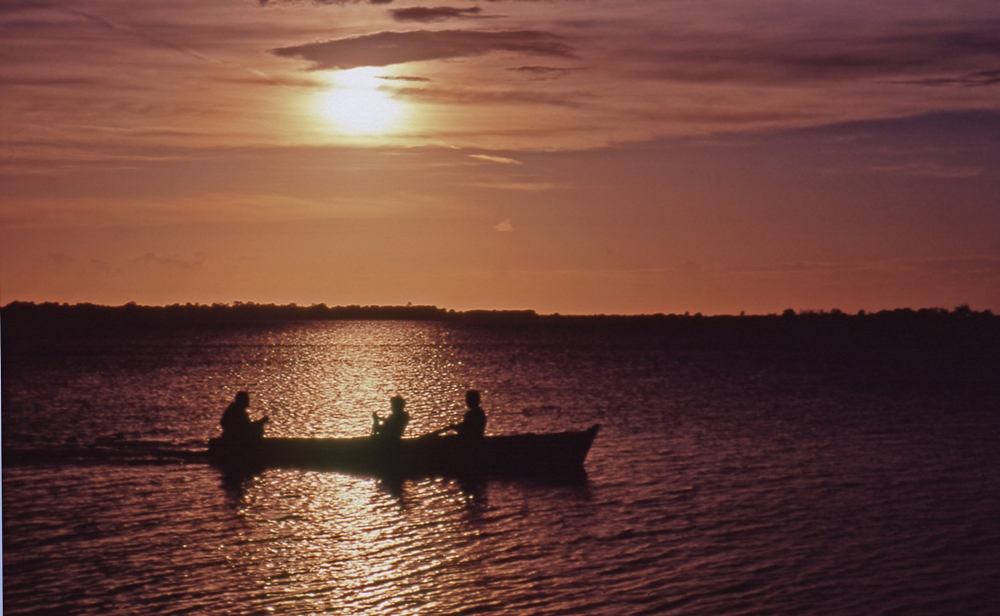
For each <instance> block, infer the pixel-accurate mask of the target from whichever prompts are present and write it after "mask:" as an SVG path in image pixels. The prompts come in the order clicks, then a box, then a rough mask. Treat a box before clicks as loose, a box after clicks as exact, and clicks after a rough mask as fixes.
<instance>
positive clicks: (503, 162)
mask: <svg viewBox="0 0 1000 616" xmlns="http://www.w3.org/2000/svg"><path fill="white" fill-rule="evenodd" d="M469 158H475V159H477V160H485V161H486V162H490V163H499V164H501V165H523V164H524V163H522V162H521V161H518V160H514V159H513V158H505V157H503V156H490V155H489V154H469Z"/></svg>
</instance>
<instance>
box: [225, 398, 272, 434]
mask: <svg viewBox="0 0 1000 616" xmlns="http://www.w3.org/2000/svg"><path fill="white" fill-rule="evenodd" d="M249 407H250V394H249V393H247V392H245V391H240V392H237V393H236V399H235V400H233V402H232V404H230V405H229V406H228V407H226V410H225V411H224V412H223V413H222V419H221V420H220V421H219V425H220V426H222V438H224V439H228V440H234V441H249V440H254V439H260V438H264V424H266V423H267V422H268V421H269V419H268V418H267V417H262V418H260V419H258V420H257V421H253V420H251V419H250V413H249V412H248V411H247V409H248V408H249Z"/></svg>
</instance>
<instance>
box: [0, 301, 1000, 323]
mask: <svg viewBox="0 0 1000 616" xmlns="http://www.w3.org/2000/svg"><path fill="white" fill-rule="evenodd" d="M0 315H3V316H9V317H12V318H22V317H28V318H34V317H41V316H48V317H69V318H74V319H81V318H82V319H91V318H95V319H97V320H104V319H106V318H112V319H117V318H123V319H126V320H145V319H150V320H153V321H158V320H163V319H166V320H174V319H177V320H180V321H187V320H191V321H193V322H212V323H214V322H226V321H233V322H271V321H344V320H346V321H450V320H470V319H471V320H483V319H485V320H500V321H504V320H515V321H524V320H565V319H568V320H593V319H598V320H640V321H648V320H662V319H705V320H710V321H712V320H715V321H718V320H728V319H773V318H776V317H781V318H785V319H787V318H791V317H804V318H809V319H816V318H826V319H844V318H851V317H862V318H864V317H874V318H880V319H886V318H914V317H916V318H936V319H941V318H948V317H954V318H969V317H973V318H976V319H992V318H1000V315H994V314H993V312H992V311H990V310H983V311H975V310H972V309H970V308H969V307H968V306H958V307H956V308H955V309H953V310H950V311H949V310H947V309H944V308H919V309H913V308H895V309H892V310H880V311H877V312H866V311H864V310H860V311H858V312H857V313H854V314H852V313H846V312H843V311H841V310H838V309H836V308H834V309H832V310H829V311H826V310H819V311H816V310H799V311H797V312H796V311H795V310H794V309H792V308H788V309H786V310H784V311H783V312H781V313H780V314H779V313H769V314H751V315H747V314H743V313H740V314H739V315H730V314H720V315H707V316H706V315H702V314H701V313H700V312H699V313H695V314H690V313H689V312H685V313H684V314H677V313H646V314H560V313H558V312H557V313H552V314H539V313H537V312H535V311H534V310H485V309H476V310H453V309H448V308H439V307H437V306H427V305H418V306H414V305H411V304H407V305H405V306H375V305H371V306H361V305H357V304H354V305H348V306H327V305H326V304H312V305H309V306H299V305H298V304H294V303H292V304H258V303H255V302H234V303H232V304H222V303H214V304H198V303H194V304H192V303H187V304H170V305H166V306H151V305H141V304H137V303H135V302H129V303H127V304H124V305H121V306H107V305H102V304H91V303H80V304H69V303H59V302H42V303H37V304H36V303H35V302H22V301H13V302H10V303H8V304H7V305H6V306H2V307H0Z"/></svg>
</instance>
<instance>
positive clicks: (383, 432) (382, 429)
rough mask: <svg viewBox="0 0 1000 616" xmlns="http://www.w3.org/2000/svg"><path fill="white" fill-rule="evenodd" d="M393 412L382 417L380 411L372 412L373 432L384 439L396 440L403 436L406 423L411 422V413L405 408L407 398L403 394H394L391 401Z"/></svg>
mask: <svg viewBox="0 0 1000 616" xmlns="http://www.w3.org/2000/svg"><path fill="white" fill-rule="evenodd" d="M389 404H390V405H391V406H392V413H391V414H390V415H389V416H388V417H386V418H385V419H381V418H379V416H378V413H375V412H373V413H372V434H374V435H375V436H380V437H382V438H384V439H390V440H396V441H398V440H399V439H401V438H403V431H405V430H406V424H408V423H410V414H409V413H407V412H406V411H405V410H404V407H405V406H406V400H404V399H403V397H402V396H393V398H392V399H391V400H390V401H389Z"/></svg>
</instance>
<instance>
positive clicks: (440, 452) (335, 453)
mask: <svg viewBox="0 0 1000 616" xmlns="http://www.w3.org/2000/svg"><path fill="white" fill-rule="evenodd" d="M599 429H600V426H599V425H594V426H592V427H591V428H590V429H588V430H582V431H578V432H558V433H551V434H517V435H507V436H487V437H483V438H480V439H463V438H461V437H459V436H455V435H447V436H431V435H428V436H422V437H418V438H410V439H402V440H400V441H396V442H386V441H384V440H382V439H379V438H377V437H360V438H318V439H311V438H264V439H261V440H259V441H255V442H232V441H227V440H224V439H221V438H213V439H210V440H209V443H208V453H209V459H210V460H211V462H212V463H213V464H215V465H216V466H218V467H220V468H222V469H223V470H226V471H229V472H238V473H256V472H261V471H263V470H265V469H268V468H297V469H304V470H317V471H340V472H347V473H353V474H360V475H372V476H378V477H390V478H398V479H406V478H415V477H458V478H492V477H565V476H580V475H583V474H584V468H583V463H584V460H585V459H586V457H587V453H588V452H589V451H590V446H591V444H592V443H593V442H594V438H595V437H596V436H597V431H598V430H599Z"/></svg>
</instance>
